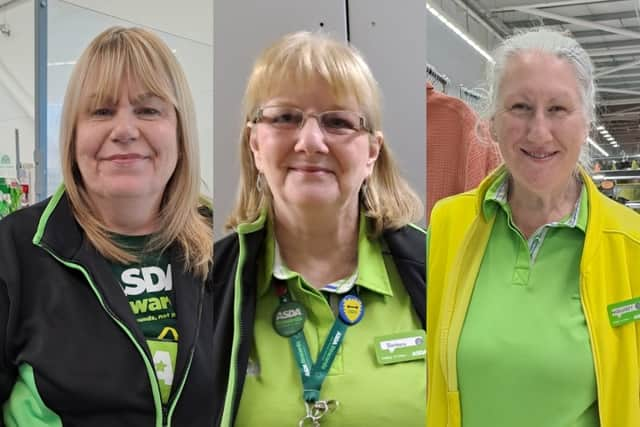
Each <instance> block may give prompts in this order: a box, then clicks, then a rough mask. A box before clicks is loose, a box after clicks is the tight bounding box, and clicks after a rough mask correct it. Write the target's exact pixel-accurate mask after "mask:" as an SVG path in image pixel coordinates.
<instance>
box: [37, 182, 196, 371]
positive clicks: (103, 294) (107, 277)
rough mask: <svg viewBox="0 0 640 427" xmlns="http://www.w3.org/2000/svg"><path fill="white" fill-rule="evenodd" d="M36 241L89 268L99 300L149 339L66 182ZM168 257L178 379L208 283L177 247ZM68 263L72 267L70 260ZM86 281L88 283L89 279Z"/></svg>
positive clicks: (141, 340)
mask: <svg viewBox="0 0 640 427" xmlns="http://www.w3.org/2000/svg"><path fill="white" fill-rule="evenodd" d="M33 243H34V244H36V245H38V246H42V247H43V248H44V249H46V250H47V251H49V252H50V253H52V255H54V256H56V257H58V258H60V260H61V262H71V263H73V264H75V265H80V266H82V267H83V268H84V270H85V271H86V272H87V276H86V277H85V279H86V280H87V281H88V282H90V283H91V284H92V285H93V286H92V288H93V289H94V291H95V292H97V293H98V295H97V297H98V299H99V300H100V302H101V303H102V304H103V305H104V306H105V307H107V308H108V309H109V310H110V311H111V312H112V313H113V314H114V315H115V316H116V317H117V318H118V319H120V320H121V321H122V322H123V323H124V324H125V325H126V326H127V329H129V331H131V333H132V334H133V336H134V337H135V338H136V340H137V341H138V342H139V343H145V342H146V338H145V337H144V335H143V334H142V330H141V329H140V327H139V326H138V324H137V321H136V319H135V316H134V314H133V311H132V310H131V307H130V306H129V302H128V299H127V297H126V295H125V294H124V292H123V291H122V289H121V288H120V285H119V284H118V283H117V282H116V280H115V278H114V277H113V274H112V272H111V268H110V266H109V263H108V261H107V260H106V259H105V258H104V256H102V255H101V254H100V253H99V252H98V251H97V250H96V249H95V247H94V246H93V245H92V244H91V242H90V241H89V240H88V239H87V238H86V236H85V234H84V232H83V231H82V229H81V228H80V225H79V224H78V223H77V221H76V220H75V217H74V215H73V211H72V209H71V204H70V201H69V198H68V196H67V193H66V192H65V188H64V186H63V185H61V186H60V187H59V188H58V189H57V191H56V192H55V193H54V195H53V196H52V197H51V199H50V200H49V202H48V203H47V206H46V208H45V210H44V212H43V213H42V215H41V217H40V221H39V222H38V228H37V230H36V234H35V235H34V237H33ZM169 259H170V260H171V264H172V267H173V268H172V272H173V274H174V280H173V282H174V283H176V284H178V286H175V295H176V297H175V298H176V301H175V304H176V313H177V314H178V316H177V319H176V322H177V325H176V326H177V328H178V333H179V334H180V341H179V342H180V344H179V345H178V357H177V360H176V370H175V376H174V381H176V382H177V383H178V382H179V381H180V380H181V378H182V375H183V374H184V372H185V370H186V368H187V364H188V358H189V350H190V349H191V347H192V346H193V344H194V342H195V340H196V339H197V334H198V325H199V317H200V303H201V300H202V292H204V286H205V284H204V283H202V282H201V281H199V280H197V279H196V278H195V277H194V276H193V275H191V274H189V273H187V272H186V271H185V269H184V263H183V259H182V257H181V256H180V253H179V250H178V248H177V247H175V246H172V247H170V248H169ZM65 265H67V267H69V268H73V267H72V266H70V265H68V264H65ZM87 285H88V286H89V283H87ZM143 348H144V349H145V352H146V353H147V356H148V357H149V358H151V355H150V354H149V351H148V349H147V346H146V345H143Z"/></svg>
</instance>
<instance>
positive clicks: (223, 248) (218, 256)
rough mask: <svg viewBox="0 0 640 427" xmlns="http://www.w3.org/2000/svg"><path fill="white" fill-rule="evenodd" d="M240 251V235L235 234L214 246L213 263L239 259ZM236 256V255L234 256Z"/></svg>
mask: <svg viewBox="0 0 640 427" xmlns="http://www.w3.org/2000/svg"><path fill="white" fill-rule="evenodd" d="M239 250H240V242H239V239H238V233H236V232H233V233H230V234H229V235H228V236H225V237H223V238H222V239H220V240H217V241H216V242H215V243H214V244H213V261H214V263H215V262H218V261H219V260H222V259H223V258H224V259H228V258H230V257H233V258H235V257H237V255H238V252H239ZM234 254H235V255H234Z"/></svg>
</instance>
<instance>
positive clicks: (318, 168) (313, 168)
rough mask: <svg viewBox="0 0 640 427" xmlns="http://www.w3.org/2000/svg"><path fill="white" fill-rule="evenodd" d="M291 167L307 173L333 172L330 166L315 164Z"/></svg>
mask: <svg viewBox="0 0 640 427" xmlns="http://www.w3.org/2000/svg"><path fill="white" fill-rule="evenodd" d="M290 169H292V170H295V171H299V172H306V173H333V171H332V170H331V169H329V168H325V167H322V166H315V165H294V166H291V167H290Z"/></svg>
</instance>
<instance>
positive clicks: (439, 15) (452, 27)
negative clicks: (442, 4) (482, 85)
mask: <svg viewBox="0 0 640 427" xmlns="http://www.w3.org/2000/svg"><path fill="white" fill-rule="evenodd" d="M426 6H427V10H428V11H429V12H430V13H431V14H432V15H433V16H435V17H436V18H438V19H439V20H440V21H441V22H442V23H443V24H444V25H446V26H447V27H448V28H449V29H450V30H451V31H453V32H454V33H456V35H458V37H460V38H461V39H462V40H464V41H465V42H466V43H467V44H468V45H469V46H471V47H472V48H473V49H475V51H476V52H478V53H479V54H480V55H482V56H484V57H485V58H486V59H487V61H489V62H491V63H492V64H495V63H496V61H494V60H493V57H492V56H491V55H489V54H488V53H487V51H486V50H484V49H483V48H481V47H480V46H479V45H478V44H477V43H476V42H474V41H473V40H471V38H469V36H468V35H466V34H465V33H464V31H462V30H461V29H459V28H458V27H456V26H455V25H454V24H453V23H451V21H449V19H447V18H446V17H445V16H444V15H443V14H442V13H440V12H439V11H438V10H436V9H435V8H434V7H433V6H431V5H430V4H429V3H427V4H426Z"/></svg>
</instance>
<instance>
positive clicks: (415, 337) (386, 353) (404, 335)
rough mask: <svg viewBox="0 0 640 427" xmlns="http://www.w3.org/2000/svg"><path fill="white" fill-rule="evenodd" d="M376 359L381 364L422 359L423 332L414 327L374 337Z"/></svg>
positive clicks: (424, 351) (423, 349)
mask: <svg viewBox="0 0 640 427" xmlns="http://www.w3.org/2000/svg"><path fill="white" fill-rule="evenodd" d="M374 347H375V350H376V359H377V360H378V363H380V364H381V365H389V364H392V363H400V362H407V361H409V360H420V359H424V358H425V355H426V354H427V350H426V345H425V332H424V331H423V330H421V329H416V330H413V331H408V332H400V333H396V334H391V335H384V336H381V337H376V338H374Z"/></svg>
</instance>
